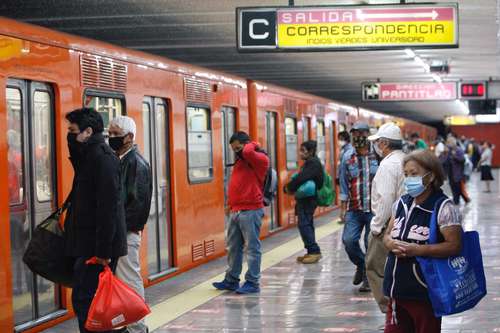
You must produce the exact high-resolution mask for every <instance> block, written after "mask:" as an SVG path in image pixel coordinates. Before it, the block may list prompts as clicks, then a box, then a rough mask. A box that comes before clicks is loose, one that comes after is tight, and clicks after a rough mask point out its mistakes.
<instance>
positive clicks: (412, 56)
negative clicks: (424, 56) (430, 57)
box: [405, 49, 417, 58]
mask: <svg viewBox="0 0 500 333" xmlns="http://www.w3.org/2000/svg"><path fill="white" fill-rule="evenodd" d="M405 52H406V54H407V55H408V56H409V57H411V58H415V57H416V56H417V55H416V54H415V52H413V50H412V49H405Z"/></svg>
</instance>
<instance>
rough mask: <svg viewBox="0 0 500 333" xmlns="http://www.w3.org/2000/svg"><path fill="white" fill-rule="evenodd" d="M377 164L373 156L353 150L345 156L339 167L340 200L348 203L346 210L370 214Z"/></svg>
mask: <svg viewBox="0 0 500 333" xmlns="http://www.w3.org/2000/svg"><path fill="white" fill-rule="evenodd" d="M377 167H378V162H377V159H376V157H375V155H374V154H372V153H370V154H368V155H365V156H360V155H358V154H356V152H355V151H354V150H353V151H351V152H350V154H345V155H344V156H343V158H342V162H341V165H340V174H339V181H340V200H341V201H348V205H347V210H349V211H363V212H371V187H372V180H373V177H374V176H375V173H376V172H377Z"/></svg>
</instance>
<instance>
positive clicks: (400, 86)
mask: <svg viewBox="0 0 500 333" xmlns="http://www.w3.org/2000/svg"><path fill="white" fill-rule="evenodd" d="M362 95H363V96H362V100H363V101H374V102H396V101H406V102H415V101H451V100H455V99H457V84H456V82H442V83H438V82H406V83H385V82H384V83H382V82H369V83H363V84H362Z"/></svg>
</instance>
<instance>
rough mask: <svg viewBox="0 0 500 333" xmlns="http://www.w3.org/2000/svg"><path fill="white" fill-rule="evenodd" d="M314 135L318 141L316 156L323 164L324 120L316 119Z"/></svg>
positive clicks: (324, 154)
mask: <svg viewBox="0 0 500 333" xmlns="http://www.w3.org/2000/svg"><path fill="white" fill-rule="evenodd" d="M316 137H317V141H318V158H319V160H320V161H321V163H322V164H323V166H324V165H325V162H326V145H325V122H324V121H323V120H318V122H317V128H316Z"/></svg>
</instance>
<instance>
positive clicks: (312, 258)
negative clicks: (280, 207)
mask: <svg viewBox="0 0 500 333" xmlns="http://www.w3.org/2000/svg"><path fill="white" fill-rule="evenodd" d="M316 147H317V143H316V141H314V140H309V141H306V142H303V143H302V144H301V145H300V158H301V159H302V160H304V161H305V162H304V165H303V166H302V169H301V170H300V172H299V173H298V175H297V176H296V177H295V178H293V179H292V180H291V181H290V182H289V183H288V184H287V185H286V186H285V193H295V192H297V190H298V189H299V187H300V186H301V185H302V184H304V183H306V182H307V181H308V180H312V181H314V183H315V185H316V191H318V190H319V189H321V187H322V186H323V178H324V174H323V166H322V165H321V161H320V160H319V158H318V157H317V156H316ZM316 198H317V197H316V194H314V195H313V196H309V197H305V198H301V199H297V198H296V204H295V214H296V215H297V216H298V219H299V225H298V226H299V232H300V236H301V238H302V241H303V242H304V247H305V248H306V250H307V254H306V255H304V256H300V257H297V261H298V262H301V263H303V264H314V263H316V262H318V261H319V259H320V258H321V250H320V248H319V245H318V243H316V236H315V234H314V220H313V216H314V211H315V210H316V207H317V206H318V204H317V202H316Z"/></svg>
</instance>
